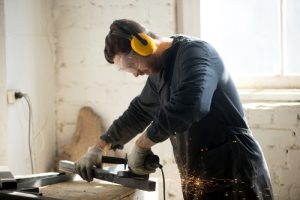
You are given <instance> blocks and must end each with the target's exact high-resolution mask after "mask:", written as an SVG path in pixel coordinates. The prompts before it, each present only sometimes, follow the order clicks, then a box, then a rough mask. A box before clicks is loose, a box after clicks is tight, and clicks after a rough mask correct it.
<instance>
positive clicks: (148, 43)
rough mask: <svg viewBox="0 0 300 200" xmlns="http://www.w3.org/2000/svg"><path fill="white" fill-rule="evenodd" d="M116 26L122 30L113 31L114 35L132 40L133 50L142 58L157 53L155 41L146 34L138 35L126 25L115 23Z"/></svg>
mask: <svg viewBox="0 0 300 200" xmlns="http://www.w3.org/2000/svg"><path fill="white" fill-rule="evenodd" d="M114 24H115V25H116V26H117V27H118V28H119V29H120V30H121V31H119V30H114V31H112V34H113V35H116V36H119V37H122V38H125V39H127V40H130V45H131V48H132V50H133V51H134V52H136V53H137V54H139V55H141V56H149V55H151V54H153V53H154V52H155V51H156V48H157V47H156V44H155V42H154V40H153V39H152V38H151V37H150V36H148V35H147V34H146V33H136V32H134V31H132V30H130V28H129V27H128V26H126V25H122V24H120V22H118V21H115V22H114Z"/></svg>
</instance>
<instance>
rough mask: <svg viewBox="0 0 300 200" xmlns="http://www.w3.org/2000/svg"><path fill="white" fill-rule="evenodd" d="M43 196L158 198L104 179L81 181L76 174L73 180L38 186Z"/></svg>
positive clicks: (125, 199)
mask: <svg viewBox="0 0 300 200" xmlns="http://www.w3.org/2000/svg"><path fill="white" fill-rule="evenodd" d="M40 192H42V193H43V196H47V197H52V198H57V199H63V200H70V199H72V200H96V199H97V200H99V199H100V200H116V199H118V200H121V199H122V200H137V199H140V200H141V199H151V200H152V199H153V200H155V199H158V194H157V192H156V191H155V192H145V191H141V190H135V189H132V188H127V187H123V186H121V185H117V184H113V183H109V182H106V181H100V180H94V181H93V182H90V183H88V182H86V181H83V180H82V179H81V178H79V176H76V177H75V179H74V180H73V181H67V182H62V183H57V184H53V185H48V186H44V187H41V188H40Z"/></svg>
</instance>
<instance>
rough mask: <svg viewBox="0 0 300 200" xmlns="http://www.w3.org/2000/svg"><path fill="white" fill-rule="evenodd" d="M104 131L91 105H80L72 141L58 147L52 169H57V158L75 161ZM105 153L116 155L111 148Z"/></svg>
mask: <svg viewBox="0 0 300 200" xmlns="http://www.w3.org/2000/svg"><path fill="white" fill-rule="evenodd" d="M104 133H105V128H104V125H103V122H102V118H101V117H100V116H99V115H98V114H97V113H96V112H95V111H94V110H93V109H92V108H91V107H88V106H85V107H82V108H81V109H80V110H79V113H78V117H77V123H76V130H75V132H74V135H73V138H72V141H71V143H70V144H66V145H64V146H62V147H60V148H61V149H60V150H62V151H60V152H62V153H61V154H59V155H58V156H57V157H56V158H55V164H54V170H57V163H58V161H59V160H70V161H77V160H78V159H79V158H80V157H81V156H82V155H84V154H85V153H86V151H87V149H88V147H90V146H92V145H94V144H96V142H97V141H98V138H99V136H100V135H102V134H104ZM106 155H110V156H116V155H115V152H114V151H112V150H109V151H107V152H106Z"/></svg>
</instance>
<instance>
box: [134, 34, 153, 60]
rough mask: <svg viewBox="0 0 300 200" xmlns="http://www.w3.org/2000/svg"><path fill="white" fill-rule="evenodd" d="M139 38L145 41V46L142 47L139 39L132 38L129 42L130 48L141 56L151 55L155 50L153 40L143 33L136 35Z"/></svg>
mask: <svg viewBox="0 0 300 200" xmlns="http://www.w3.org/2000/svg"><path fill="white" fill-rule="evenodd" d="M138 34H139V36H140V37H141V38H143V39H144V40H145V41H147V44H146V45H144V44H143V43H142V42H141V41H140V39H138V38H137V37H135V36H133V37H132V38H131V40H130V44H131V48H132V49H133V50H134V51H135V52H136V53H138V54H140V55H141V56H149V55H151V54H153V53H154V52H155V50H156V45H155V43H154V40H153V39H152V38H151V37H150V36H148V35H147V34H145V33H138Z"/></svg>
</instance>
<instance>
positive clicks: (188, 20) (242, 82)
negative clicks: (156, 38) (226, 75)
mask: <svg viewBox="0 0 300 200" xmlns="http://www.w3.org/2000/svg"><path fill="white" fill-rule="evenodd" d="M279 1H280V13H281V16H280V24H281V25H280V26H281V30H280V32H281V33H280V35H281V38H280V46H281V68H280V74H278V75H274V76H271V75H270V76H242V77H238V78H235V79H234V81H235V84H236V85H237V87H238V89H257V90H262V89H266V90H270V89H271V90H272V89H287V90H289V89H300V75H284V50H285V49H284V48H285V34H286V33H285V30H284V27H285V13H284V8H285V0H279ZM176 3H177V33H180V34H186V35H190V36H195V37H200V38H201V24H200V6H201V0H188V1H185V0H177V2H176ZM195 13H198V14H196V15H195Z"/></svg>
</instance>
